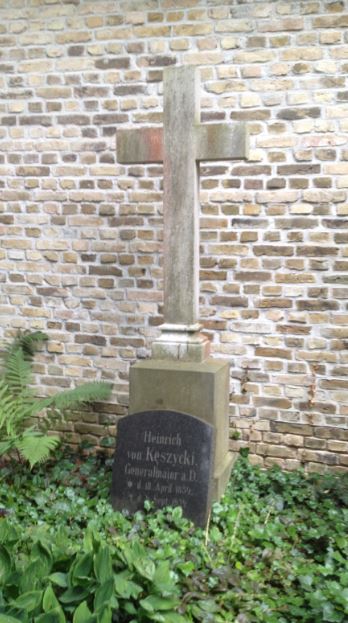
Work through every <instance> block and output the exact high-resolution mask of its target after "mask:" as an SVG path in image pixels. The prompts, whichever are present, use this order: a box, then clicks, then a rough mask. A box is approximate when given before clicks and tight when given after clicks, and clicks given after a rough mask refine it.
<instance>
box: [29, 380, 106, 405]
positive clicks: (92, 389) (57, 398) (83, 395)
mask: <svg viewBox="0 0 348 623" xmlns="http://www.w3.org/2000/svg"><path fill="white" fill-rule="evenodd" d="M111 389H112V385H111V383H103V382H99V381H92V382H90V383H84V384H83V385H80V386H79V387H75V388H74V389H66V390H64V391H62V392H59V393H58V394H55V395H54V396H49V397H48V398H44V399H43V400H42V401H41V406H42V409H45V408H47V407H50V406H53V407H55V408H56V409H60V410H61V409H72V408H74V407H76V405H78V404H81V403H84V402H96V401H99V400H106V399H107V398H109V396H110V393H111Z"/></svg>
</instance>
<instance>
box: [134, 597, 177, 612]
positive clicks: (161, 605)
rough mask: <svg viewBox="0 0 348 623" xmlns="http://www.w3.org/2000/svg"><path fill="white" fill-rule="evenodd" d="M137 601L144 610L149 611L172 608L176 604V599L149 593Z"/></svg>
mask: <svg viewBox="0 0 348 623" xmlns="http://www.w3.org/2000/svg"><path fill="white" fill-rule="evenodd" d="M139 603H140V605H141V606H142V607H143V608H144V610H146V611H147V612H150V613H153V612H156V611H158V610H172V608H175V606H177V605H178V602H177V600H176V599H165V598H163V597H158V596H157V595H149V596H148V597H146V598H145V599H141V600H140V602H139Z"/></svg>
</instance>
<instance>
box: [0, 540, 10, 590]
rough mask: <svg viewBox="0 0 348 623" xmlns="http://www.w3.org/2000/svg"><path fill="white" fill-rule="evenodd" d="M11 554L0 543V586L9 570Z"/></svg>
mask: <svg viewBox="0 0 348 623" xmlns="http://www.w3.org/2000/svg"><path fill="white" fill-rule="evenodd" d="M11 567H12V564H11V556H10V553H9V551H8V549H6V547H5V546H4V545H0V586H1V585H2V584H5V581H6V580H7V578H8V576H9V574H10V572H11Z"/></svg>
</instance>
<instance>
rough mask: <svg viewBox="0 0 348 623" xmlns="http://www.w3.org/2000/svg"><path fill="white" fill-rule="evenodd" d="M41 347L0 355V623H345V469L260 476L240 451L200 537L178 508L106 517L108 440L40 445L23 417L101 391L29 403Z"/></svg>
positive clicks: (51, 411)
mask: <svg viewBox="0 0 348 623" xmlns="http://www.w3.org/2000/svg"><path fill="white" fill-rule="evenodd" d="M44 339H46V336H45V335H44V334H41V333H40V332H34V333H26V334H24V335H20V336H18V337H16V338H15V340H14V341H13V343H12V344H10V345H9V346H8V347H7V348H6V349H5V350H4V352H3V360H4V364H3V368H2V373H1V375H0V453H1V456H0V623H152V622H157V623H196V622H197V623H198V622H202V623H222V622H226V623H254V622H260V623H261V622H262V623H296V622H301V623H322V622H323V623H324V622H328V623H329V622H339V623H346V622H347V621H348V539H347V527H348V508H347V505H348V474H338V475H334V474H326V475H322V476H321V475H318V474H310V475H305V474H304V473H303V472H302V471H296V472H283V471H281V470H280V469H279V468H276V467H275V468H273V469H271V470H268V471H262V470H260V469H259V468H257V467H253V466H252V465H251V464H250V463H249V461H248V456H247V451H246V450H245V451H244V452H242V453H241V455H240V457H239V459H238V461H237V463H236V465H235V468H234V470H233V472H232V476H231V480H230V483H229V487H228V489H227V491H226V493H225V495H224V497H223V498H222V499H221V500H220V502H218V503H214V504H213V507H212V512H211V516H210V521H209V524H208V526H207V527H206V529H205V530H203V529H199V528H197V527H195V526H194V525H193V524H192V523H191V522H190V521H189V520H188V519H185V518H184V517H183V515H182V511H181V509H180V508H164V509H161V510H157V511H156V510H155V509H154V508H153V507H152V504H151V503H150V502H145V505H144V508H143V510H142V511H138V512H136V513H135V514H134V515H132V516H131V515H129V514H128V515H127V514H126V513H120V512H115V511H114V510H113V509H112V506H111V504H110V488H111V464H112V459H111V458H110V445H111V446H113V444H114V440H113V439H108V438H106V439H105V451H104V452H99V453H96V452H95V449H94V448H88V447H87V446H86V445H85V446H84V447H83V446H81V447H80V448H79V449H72V448H69V447H65V446H59V445H58V443H57V440H55V442H54V444H53V445H52V446H50V441H49V435H47V434H46V433H47V430H46V431H45V428H44V429H42V428H41V427H40V426H39V424H38V422H37V421H36V422H35V419H34V420H33V416H34V415H35V414H36V413H38V412H39V411H40V412H41V410H42V409H43V408H44V417H43V420H41V419H40V422H41V421H43V423H44V426H49V425H50V423H52V420H51V418H52V417H56V416H57V414H58V415H62V414H64V410H65V409H66V408H73V407H74V405H76V404H81V402H82V403H84V402H88V401H90V400H94V399H102V398H103V397H106V396H107V395H108V392H110V387H109V386H107V385H106V384H94V385H93V384H92V385H90V384H88V385H87V387H84V386H81V388H78V389H77V390H74V389H72V390H68V391H67V392H62V393H59V394H56V395H54V396H52V397H50V398H49V399H47V401H46V402H44V403H43V401H42V399H38V398H36V397H35V392H34V391H33V390H32V389H31V386H30V385H29V382H30V371H31V363H32V359H33V356H34V353H35V351H36V349H37V347H38V344H39V343H40V342H42V340H44ZM47 440H48V441H47ZM108 446H109V448H108Z"/></svg>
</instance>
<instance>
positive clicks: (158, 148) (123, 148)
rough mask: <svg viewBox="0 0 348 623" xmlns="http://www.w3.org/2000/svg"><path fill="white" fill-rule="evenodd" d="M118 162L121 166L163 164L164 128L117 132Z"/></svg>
mask: <svg viewBox="0 0 348 623" xmlns="http://www.w3.org/2000/svg"><path fill="white" fill-rule="evenodd" d="M117 160H118V162H120V163H121V164H145V163H151V162H163V130H162V128H137V129H135V130H117Z"/></svg>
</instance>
